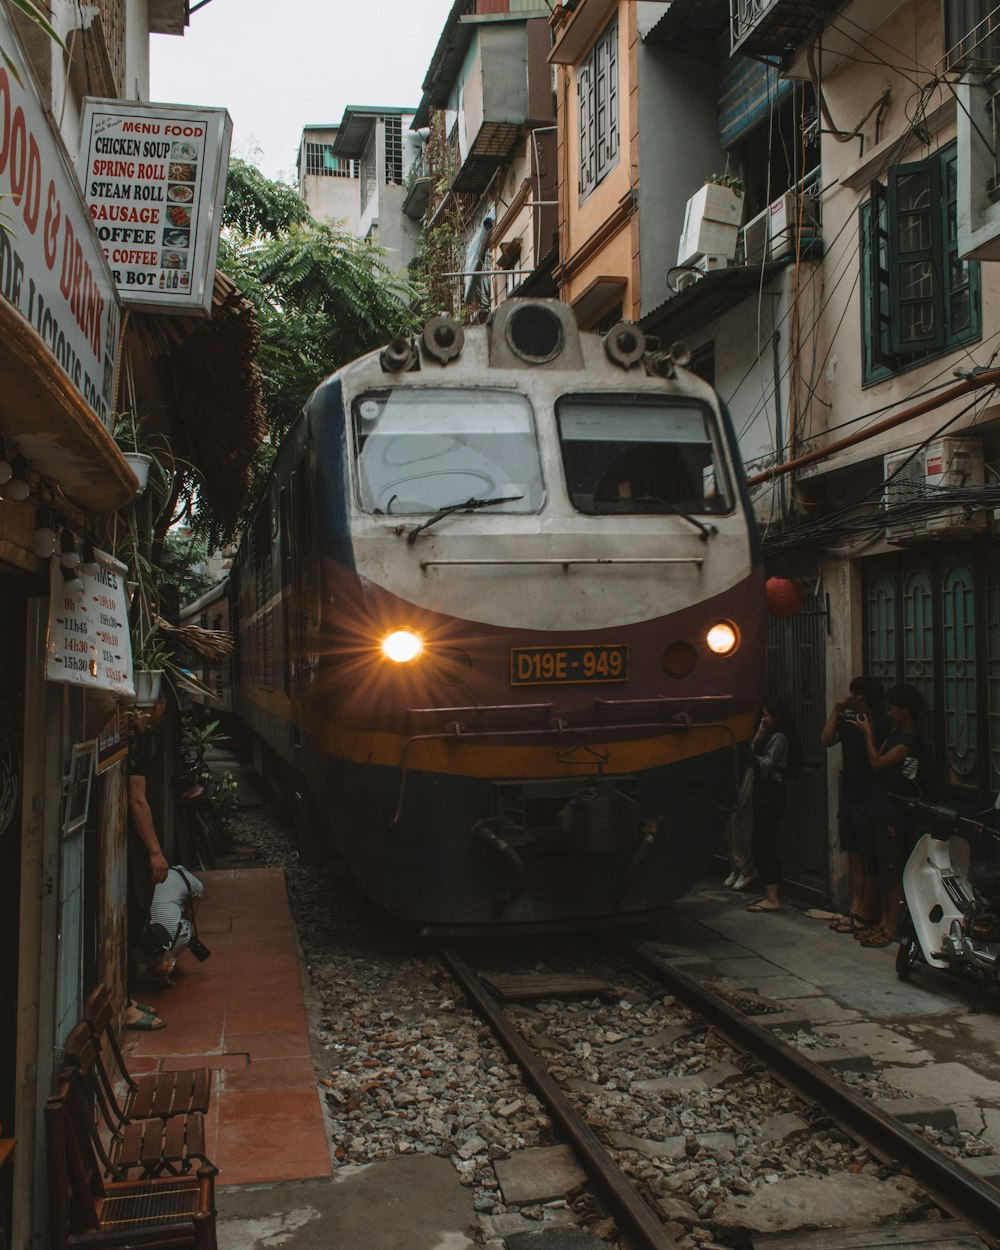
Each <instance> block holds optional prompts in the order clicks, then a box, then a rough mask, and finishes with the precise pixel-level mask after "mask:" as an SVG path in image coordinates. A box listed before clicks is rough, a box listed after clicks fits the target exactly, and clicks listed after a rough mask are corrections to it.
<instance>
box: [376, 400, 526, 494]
mask: <svg viewBox="0 0 1000 1250" xmlns="http://www.w3.org/2000/svg"><path fill="white" fill-rule="evenodd" d="M354 443H355V453H356V457H357V472H358V488H359V493H360V498H361V506H362V507H363V508H364V509H365V511H366V512H374V513H385V514H391V515H393V516H421V515H424V514H425V513H428V512H438V511H440V510H441V509H442V508H450V507H452V506H454V505H457V504H461V503H463V502H465V501H472V500H485V499H490V500H493V499H503V500H505V502H502V503H497V504H495V505H493V506H491V508H490V511H491V512H537V511H538V509H539V508H540V507H541V506H542V504H543V503H544V502H545V488H544V484H543V482H542V466H541V462H540V459H539V455H538V440H537V438H536V435H535V420H534V416H533V414H532V410H531V405H530V404H529V403H528V401H527V399H525V397H524V396H523V395H515V394H512V393H511V392H509V391H481V390H457V389H447V390H446V389H445V388H443V387H441V388H436V387H435V388H428V389H421V390H401V389H400V390H391V391H390V390H385V391H369V392H368V393H367V394H365V395H361V396H359V397H358V399H356V400H355V401H354Z"/></svg>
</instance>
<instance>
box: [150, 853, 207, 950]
mask: <svg viewBox="0 0 1000 1250" xmlns="http://www.w3.org/2000/svg"><path fill="white" fill-rule="evenodd" d="M184 876H186V877H187V879H188V881H190V883H191V892H190V893H189V891H188V887H187V885H186V884H185V881H184V877H182V876H181V874H180V873H179V872H178V871H177V869H176V868H171V869H170V871H169V872H168V873H167V879H166V881H161V882H160V883H159V884H158V885H157V887H156V889H155V890H154V891H153V902H152V903H151V905H150V908H149V923H150V924H161V925H163V927H164V928H165V929H166V930H167V932H168V933H169V934H170V940H171V942H173V941H174V940H175V939H176V936H177V933H178V930H179V929H180V925H181V921H182V920H183V919H184V905H185V903H186V902H187V901H188V899H189V898H190V897H191V894H193V895H194V897H195V898H200V897H201V895H202V894H203V893H204V890H205V887H204V885H202V883H201V882H200V881H199V880H198V878H197V877H196V876H195V875H194V873H193V872H189V871H188V869H187V868H185V869H184Z"/></svg>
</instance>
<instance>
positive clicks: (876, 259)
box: [861, 144, 982, 384]
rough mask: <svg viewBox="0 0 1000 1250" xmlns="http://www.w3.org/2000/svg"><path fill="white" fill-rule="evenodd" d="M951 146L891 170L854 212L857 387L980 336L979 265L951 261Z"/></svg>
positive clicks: (954, 257)
mask: <svg viewBox="0 0 1000 1250" xmlns="http://www.w3.org/2000/svg"><path fill="white" fill-rule="evenodd" d="M956 166H957V156H956V149H955V145H954V144H951V145H949V146H948V147H946V148H943V149H942V150H941V151H940V152H935V153H934V155H933V156H929V157H928V158H927V159H926V160H923V161H916V162H914V163H913V164H908V165H897V166H896V167H895V168H894V169H892V170H890V172H889V177H888V181H887V182H886V183H885V184H883V183H881V182H878V181H876V182H873V183H872V187H871V199H870V200H869V201H868V203H866V204H863V205H862V206H861V256H862V259H861V335H862V347H863V356H864V381H865V383H866V384H867V383H871V382H877V381H881V380H882V379H883V378H886V377H889V376H890V375H891V374H893V373H897V372H899V371H900V370H901V369H906V368H909V367H910V366H912V365H916V364H919V363H920V362H921V361H924V360H928V359H930V358H931V357H933V356H938V355H941V354H942V353H943V352H946V351H951V350H953V349H954V348H956V347H959V346H961V345H962V344H965V343H969V342H971V341H973V340H975V339H978V338H979V337H980V335H981V333H982V329H981V326H982V321H981V311H980V294H979V289H980V282H979V265H978V264H977V263H976V262H974V261H963V260H960V259H959V256H958V174H957V168H956Z"/></svg>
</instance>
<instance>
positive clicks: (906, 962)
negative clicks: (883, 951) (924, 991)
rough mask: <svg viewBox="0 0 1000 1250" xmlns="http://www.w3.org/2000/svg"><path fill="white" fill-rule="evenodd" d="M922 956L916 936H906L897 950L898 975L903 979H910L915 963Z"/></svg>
mask: <svg viewBox="0 0 1000 1250" xmlns="http://www.w3.org/2000/svg"><path fill="white" fill-rule="evenodd" d="M919 958H920V944H919V942H918V941H917V939H916V938H915V937H912V936H910V937H905V938H903V940H902V941H901V942H900V944H899V950H898V951H897V952H896V976H898V977H899V979H900V980H901V981H908V980H909V979H910V973H911V972H912V971H913V965H914V964H915V963H916V962H917V960H918V959H919Z"/></svg>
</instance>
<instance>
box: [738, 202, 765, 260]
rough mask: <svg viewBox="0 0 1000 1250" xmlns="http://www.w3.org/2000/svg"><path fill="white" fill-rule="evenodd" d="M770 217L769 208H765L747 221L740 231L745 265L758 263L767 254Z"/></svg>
mask: <svg viewBox="0 0 1000 1250" xmlns="http://www.w3.org/2000/svg"><path fill="white" fill-rule="evenodd" d="M770 218H771V210H770V209H769V208H765V209H764V211H763V212H762V213H758V214H757V216H756V217H754V218H752V219H751V220H750V221H748V222H747V224H746V225H745V226H744V227H743V229H742V230H741V231H740V237H741V240H742V243H743V263H744V264H745V265H759V264H760V263H761V262H762V261H763V260H764V259H765V257H766V256H767V238H768V226H769V224H770Z"/></svg>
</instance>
